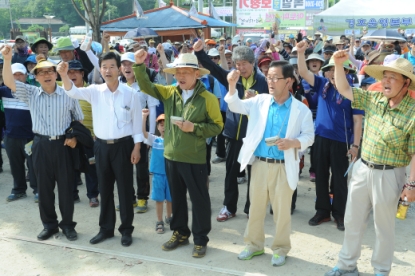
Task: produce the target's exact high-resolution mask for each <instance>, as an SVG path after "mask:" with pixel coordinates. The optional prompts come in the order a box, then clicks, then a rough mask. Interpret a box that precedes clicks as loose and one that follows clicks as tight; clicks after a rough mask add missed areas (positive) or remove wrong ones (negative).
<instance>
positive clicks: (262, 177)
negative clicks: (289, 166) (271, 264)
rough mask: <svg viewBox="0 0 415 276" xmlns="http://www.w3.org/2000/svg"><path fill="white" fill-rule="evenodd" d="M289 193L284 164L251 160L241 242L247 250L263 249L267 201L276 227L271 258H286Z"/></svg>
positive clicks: (288, 246) (289, 213) (289, 243)
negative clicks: (244, 227) (245, 225)
mask: <svg viewBox="0 0 415 276" xmlns="http://www.w3.org/2000/svg"><path fill="white" fill-rule="evenodd" d="M293 192H294V191H293V190H291V188H290V186H289V185H288V181H287V176H286V173H285V165H284V164H271V163H266V162H264V161H260V160H257V159H255V162H254V163H253V165H252V178H251V187H250V189H249V194H250V199H251V207H250V208H249V220H248V224H247V227H246V230H245V236H244V242H245V243H246V244H247V246H248V248H249V250H251V251H260V250H263V249H264V242H265V233H264V220H265V215H266V212H267V206H268V201H270V202H271V205H272V210H273V211H274V222H275V225H276V229H275V235H274V241H273V242H272V245H271V249H272V251H273V252H274V254H278V255H280V256H286V255H287V254H288V252H289V251H290V249H291V241H290V234H291V199H292V194H293Z"/></svg>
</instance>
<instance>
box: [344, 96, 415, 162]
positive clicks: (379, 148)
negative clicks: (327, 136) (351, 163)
mask: <svg viewBox="0 0 415 276" xmlns="http://www.w3.org/2000/svg"><path fill="white" fill-rule="evenodd" d="M352 91H353V98H354V100H353V103H352V107H353V108H357V109H363V110H364V111H365V131H364V135H363V144H362V158H363V159H364V160H366V161H369V162H372V163H375V164H382V165H390V166H395V167H405V166H407V165H408V164H409V163H410V161H411V156H412V155H413V154H415V100H414V99H412V98H411V97H410V96H409V94H407V95H406V96H405V97H404V98H403V99H402V101H401V102H400V103H399V105H398V106H397V107H394V108H390V106H389V101H388V99H387V98H386V97H385V96H383V94H382V93H381V92H375V91H365V90H362V89H360V88H353V89H352Z"/></svg>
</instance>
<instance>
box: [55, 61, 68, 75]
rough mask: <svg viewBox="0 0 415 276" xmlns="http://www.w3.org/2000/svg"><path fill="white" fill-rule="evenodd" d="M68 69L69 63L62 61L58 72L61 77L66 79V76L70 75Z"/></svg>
mask: <svg viewBox="0 0 415 276" xmlns="http://www.w3.org/2000/svg"><path fill="white" fill-rule="evenodd" d="M68 68H69V64H68V63H67V62H64V61H62V62H61V63H59V64H58V67H57V68H56V71H57V72H58V73H59V75H60V76H61V77H65V76H66V75H68Z"/></svg>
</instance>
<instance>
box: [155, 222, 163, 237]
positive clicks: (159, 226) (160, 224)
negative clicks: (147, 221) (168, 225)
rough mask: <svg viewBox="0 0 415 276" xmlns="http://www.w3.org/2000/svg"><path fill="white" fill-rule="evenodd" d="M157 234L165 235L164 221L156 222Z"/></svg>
mask: <svg viewBox="0 0 415 276" xmlns="http://www.w3.org/2000/svg"><path fill="white" fill-rule="evenodd" d="M156 232H157V234H164V222H163V221H157V222H156Z"/></svg>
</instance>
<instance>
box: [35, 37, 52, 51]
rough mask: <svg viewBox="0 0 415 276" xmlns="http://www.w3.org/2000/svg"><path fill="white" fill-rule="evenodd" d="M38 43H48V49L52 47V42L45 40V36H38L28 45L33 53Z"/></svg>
mask: <svg viewBox="0 0 415 276" xmlns="http://www.w3.org/2000/svg"><path fill="white" fill-rule="evenodd" d="M39 43H46V44H47V45H48V49H49V51H50V50H52V48H53V44H52V43H50V42H49V41H47V39H46V38H44V37H39V38H38V39H36V40H35V43H33V44H32V46H31V47H30V49H32V52H33V53H36V51H35V49H36V47H37V45H39Z"/></svg>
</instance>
